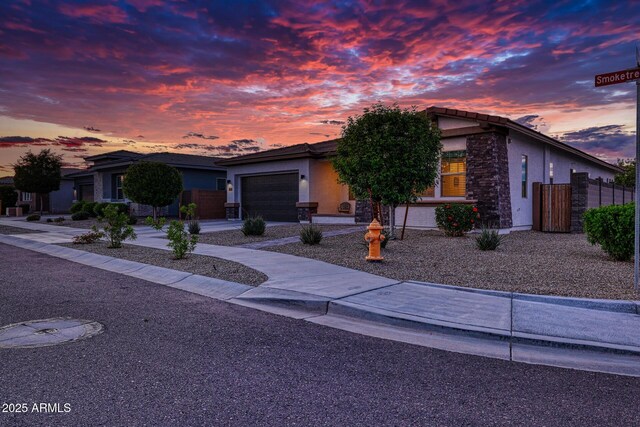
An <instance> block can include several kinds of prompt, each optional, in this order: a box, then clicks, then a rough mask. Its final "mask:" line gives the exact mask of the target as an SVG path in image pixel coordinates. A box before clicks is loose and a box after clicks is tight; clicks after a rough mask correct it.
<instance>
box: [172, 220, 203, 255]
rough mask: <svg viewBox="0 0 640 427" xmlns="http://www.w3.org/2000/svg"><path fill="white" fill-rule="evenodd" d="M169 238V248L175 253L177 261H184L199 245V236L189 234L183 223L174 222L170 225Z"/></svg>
mask: <svg viewBox="0 0 640 427" xmlns="http://www.w3.org/2000/svg"><path fill="white" fill-rule="evenodd" d="M167 238H168V239H169V243H168V244H167V246H169V247H170V248H171V250H172V251H173V255H174V257H175V259H182V258H184V257H185V256H186V255H187V254H189V253H191V252H193V250H194V249H195V248H196V244H197V243H198V236H197V235H195V234H189V233H187V231H186V230H185V229H184V223H183V222H182V221H175V220H174V221H171V222H170V223H169V229H168V230H167Z"/></svg>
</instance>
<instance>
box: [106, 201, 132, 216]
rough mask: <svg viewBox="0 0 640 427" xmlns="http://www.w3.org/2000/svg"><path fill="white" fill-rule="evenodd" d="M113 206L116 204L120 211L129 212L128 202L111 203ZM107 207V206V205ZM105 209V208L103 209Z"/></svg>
mask: <svg viewBox="0 0 640 427" xmlns="http://www.w3.org/2000/svg"><path fill="white" fill-rule="evenodd" d="M109 204H110V205H112V206H115V207H116V209H117V210H118V212H119V213H123V214H129V205H128V204H126V203H109ZM105 207H106V206H105ZM103 211H104V209H103Z"/></svg>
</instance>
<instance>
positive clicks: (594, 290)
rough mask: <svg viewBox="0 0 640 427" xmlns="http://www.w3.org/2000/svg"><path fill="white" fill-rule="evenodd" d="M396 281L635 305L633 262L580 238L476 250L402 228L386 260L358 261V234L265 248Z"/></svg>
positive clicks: (517, 237) (513, 239) (522, 239)
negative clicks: (632, 302)
mask: <svg viewBox="0 0 640 427" xmlns="http://www.w3.org/2000/svg"><path fill="white" fill-rule="evenodd" d="M268 250H271V251H274V252H281V253H288V254H292V255H299V256H303V257H307V258H313V259H318V260H322V261H326V262H329V263H332V264H337V265H342V266H345V267H349V268H353V269H357V270H362V271H367V272H369V273H373V274H378V275H380V276H385V277H389V278H393V279H398V280H418V281H423V282H432V283H443V284H449V285H458V286H468V287H474V288H482V289H494V290H501V291H512V292H522V293H531V294H546V295H560V296H570V297H581V298H603V299H632V300H640V294H638V293H636V292H635V291H634V290H633V262H616V261H612V260H610V259H609V258H608V257H607V255H606V254H605V253H604V252H603V251H602V250H601V249H600V248H599V247H597V246H591V245H590V244H589V243H588V242H587V240H586V237H585V235H583V234H551V233H539V232H533V231H526V232H525V231H523V232H514V233H511V234H510V235H508V236H506V237H505V239H504V241H503V243H502V245H501V246H500V247H499V248H498V250H496V251H486V252H485V251H480V250H478V249H476V247H475V237H474V236H473V235H470V236H466V237H458V238H451V237H445V236H444V235H443V234H442V233H440V232H438V231H424V230H407V232H406V235H405V240H404V241H400V240H394V241H391V242H389V244H388V246H387V248H386V249H384V250H383V256H384V257H385V260H384V261H383V262H381V263H370V262H367V261H365V260H364V257H365V256H366V254H367V246H366V244H365V242H364V232H363V233H352V234H348V235H342V236H335V237H328V238H326V239H323V240H322V242H321V243H320V244H319V245H316V246H308V245H303V244H302V243H293V244H288V245H283V246H275V247H272V248H268Z"/></svg>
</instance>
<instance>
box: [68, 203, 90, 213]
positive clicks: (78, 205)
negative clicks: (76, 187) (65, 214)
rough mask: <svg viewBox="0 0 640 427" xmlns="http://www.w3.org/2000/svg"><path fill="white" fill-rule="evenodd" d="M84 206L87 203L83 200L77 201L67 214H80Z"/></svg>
mask: <svg viewBox="0 0 640 427" xmlns="http://www.w3.org/2000/svg"><path fill="white" fill-rule="evenodd" d="M86 204H87V202H85V201H84V200H78V201H77V202H75V203H74V204H72V205H71V208H70V209H69V212H71V213H72V214H74V213H78V212H82V211H84V205H86Z"/></svg>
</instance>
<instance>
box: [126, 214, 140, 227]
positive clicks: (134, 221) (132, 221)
mask: <svg viewBox="0 0 640 427" xmlns="http://www.w3.org/2000/svg"><path fill="white" fill-rule="evenodd" d="M137 223H138V217H136V216H133V215H129V220H128V221H127V224H129V225H136V224H137Z"/></svg>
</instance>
